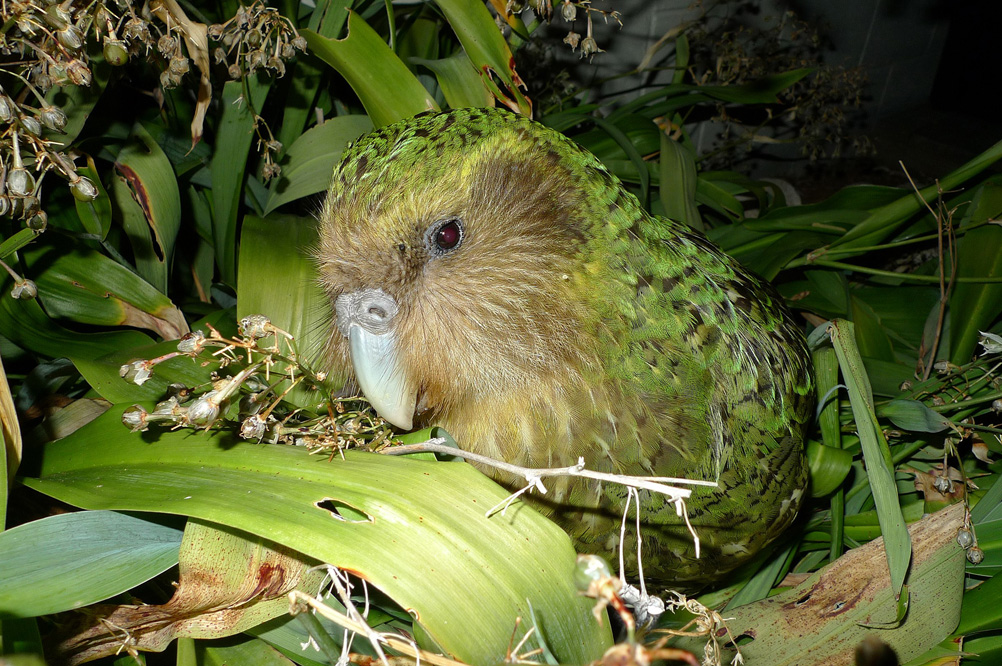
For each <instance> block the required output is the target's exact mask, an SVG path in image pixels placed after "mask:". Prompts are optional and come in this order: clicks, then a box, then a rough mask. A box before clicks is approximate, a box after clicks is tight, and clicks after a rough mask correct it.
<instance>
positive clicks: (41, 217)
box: [27, 210, 49, 234]
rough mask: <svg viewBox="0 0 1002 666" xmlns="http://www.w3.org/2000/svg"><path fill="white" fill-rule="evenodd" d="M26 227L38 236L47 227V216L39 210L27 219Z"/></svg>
mask: <svg viewBox="0 0 1002 666" xmlns="http://www.w3.org/2000/svg"><path fill="white" fill-rule="evenodd" d="M27 225H28V228H29V229H31V230H32V231H34V232H35V233H36V234H40V233H42V232H43V231H45V229H46V228H47V227H48V226H49V215H48V214H47V213H46V212H45V211H44V210H40V211H38V212H37V213H35V214H34V215H32V216H31V217H30V218H28V222H27Z"/></svg>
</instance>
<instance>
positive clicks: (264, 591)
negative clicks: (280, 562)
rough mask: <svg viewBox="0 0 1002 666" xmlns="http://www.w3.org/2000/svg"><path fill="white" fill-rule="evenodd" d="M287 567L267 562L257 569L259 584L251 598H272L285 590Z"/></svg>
mask: <svg viewBox="0 0 1002 666" xmlns="http://www.w3.org/2000/svg"><path fill="white" fill-rule="evenodd" d="M284 587H285V567H281V566H275V565H273V564H269V563H268V562H265V563H264V564H262V565H261V566H260V568H259V569H258V570H257V585H256V586H255V587H254V590H253V591H252V592H251V598H252V599H253V598H255V597H259V596H261V597H264V598H265V599H271V598H273V597H277V596H279V595H281V594H283V592H284Z"/></svg>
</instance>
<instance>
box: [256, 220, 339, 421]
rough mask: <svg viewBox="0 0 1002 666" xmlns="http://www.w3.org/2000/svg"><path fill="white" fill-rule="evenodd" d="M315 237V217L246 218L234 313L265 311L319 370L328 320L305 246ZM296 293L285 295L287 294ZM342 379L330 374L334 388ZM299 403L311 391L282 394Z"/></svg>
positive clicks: (312, 395)
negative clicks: (235, 310)
mask: <svg viewBox="0 0 1002 666" xmlns="http://www.w3.org/2000/svg"><path fill="white" fill-rule="evenodd" d="M316 241H317V221H316V219H314V218H303V217H295V216H292V215H270V216H268V217H266V218H257V217H250V216H248V217H247V218H246V220H245V221H244V228H243V236H242V238H241V243H240V263H241V266H242V268H241V270H240V282H239V285H238V290H237V317H238V318H240V317H246V316H247V315H252V314H263V315H266V316H267V317H268V318H269V319H271V322H272V323H273V324H274V325H276V326H278V327H279V328H281V329H282V330H284V331H286V332H288V333H291V334H292V335H293V337H294V338H295V346H296V350H297V354H298V357H299V361H300V362H301V363H302V364H303V365H304V366H306V367H308V368H311V369H312V370H314V371H319V370H322V367H321V364H322V362H323V350H324V349H325V347H326V345H327V336H328V335H329V331H330V330H331V325H332V318H331V313H330V308H329V306H328V304H327V299H326V297H325V296H324V294H323V292H322V291H321V290H320V288H319V283H318V281H317V271H316V266H315V264H314V260H313V258H312V255H311V250H312V248H313V246H314V245H315V244H316ZM290 292H291V293H294V294H296V297H295V298H289V294H290ZM343 379H344V378H333V377H332V378H331V381H333V382H334V385H337V386H340V381H343ZM286 399H287V400H289V401H290V402H293V403H295V404H298V405H300V406H304V405H306V404H310V403H314V402H316V399H317V396H316V392H315V391H313V392H311V391H309V390H307V389H302V388H300V387H296V389H294V390H293V393H291V394H289V395H288V396H286Z"/></svg>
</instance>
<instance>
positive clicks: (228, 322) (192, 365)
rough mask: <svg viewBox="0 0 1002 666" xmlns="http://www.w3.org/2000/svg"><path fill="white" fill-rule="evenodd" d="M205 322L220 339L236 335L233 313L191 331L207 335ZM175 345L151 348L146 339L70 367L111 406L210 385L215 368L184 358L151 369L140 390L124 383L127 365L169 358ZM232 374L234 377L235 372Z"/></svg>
mask: <svg viewBox="0 0 1002 666" xmlns="http://www.w3.org/2000/svg"><path fill="white" fill-rule="evenodd" d="M206 322H207V323H210V324H212V325H213V326H214V327H216V329H217V330H219V331H220V332H221V333H222V334H223V335H234V334H235V333H236V325H235V322H234V321H233V312H232V310H221V311H217V312H216V313H215V314H214V315H210V316H209V317H206V318H205V320H203V321H201V322H196V323H195V324H194V328H193V329H192V330H196V331H198V330H200V331H202V332H203V333H206V334H207V333H208V330H207V329H206V328H205V327H204V325H205V323H206ZM177 345H178V343H177V341H176V340H168V341H166V342H161V343H158V344H151V341H150V340H149V338H145V339H144V340H142V341H141V342H139V343H138V344H132V345H123V346H121V347H119V348H113V349H111V350H108V351H105V352H103V353H102V354H100V355H97V356H93V357H88V358H86V359H84V358H79V357H75V358H74V359H73V364H74V365H75V366H76V368H77V370H78V371H79V372H80V374H81V375H83V377H84V379H86V380H87V383H88V384H90V386H91V387H92V388H93V389H94V390H95V391H97V392H98V393H99V394H100V395H101V397H102V398H104V399H105V400H107V401H108V402H111V403H114V404H118V403H120V402H125V403H129V404H132V403H134V402H140V401H149V402H158V401H160V400H163V399H164V397H165V396H166V394H167V387H168V385H170V384H172V383H178V384H184V385H185V386H205V385H207V384H209V383H210V382H211V381H212V373H213V371H214V370H215V366H213V365H212V364H204V363H203V359H193V358H191V357H189V356H184V355H181V356H173V357H172V358H168V359H167V360H165V361H162V362H160V363H157V364H156V365H155V366H154V368H153V374H152V376H151V377H150V378H149V379H148V380H147V381H146V382H144V383H143V384H142V385H141V386H137V385H136V384H134V383H132V382H130V381H126V380H125V379H123V378H122V377H121V375H120V372H119V370H120V368H121V367H122V366H123V365H124V364H126V363H129V362H130V361H135V360H140V359H142V360H150V359H155V358H160V357H162V356H169V355H171V354H173V353H174V352H176V351H177ZM232 372H234V374H235V372H236V371H232ZM224 375H225V373H224Z"/></svg>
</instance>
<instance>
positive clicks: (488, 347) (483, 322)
mask: <svg viewBox="0 0 1002 666" xmlns="http://www.w3.org/2000/svg"><path fill="white" fill-rule="evenodd" d="M609 178H610V177H609V176H608V174H607V173H606V172H605V170H604V168H602V166H601V164H600V163H599V162H598V161H597V160H595V158H593V157H591V156H590V155H589V154H587V153H585V152H584V151H582V150H581V149H580V148H577V147H576V146H574V145H573V144H572V143H571V142H570V141H569V140H567V139H565V138H564V137H562V136H561V135H559V134H558V133H556V132H553V131H551V130H548V129H546V128H544V127H542V126H541V125H537V124H536V123H533V122H531V121H529V120H527V119H524V118H522V117H519V116H515V115H513V114H509V113H507V112H504V111H499V110H493V109H486V110H485V109H459V110H455V111H451V112H448V113H443V114H426V115H423V116H418V117H416V118H411V119H409V120H406V121H403V122H399V123H396V124H394V125H390V126H387V127H384V128H382V129H380V130H378V131H376V132H374V133H372V134H370V135H368V136H367V137H365V138H363V139H362V140H360V141H359V142H358V143H356V144H355V145H353V146H352V147H351V148H349V149H348V151H346V155H345V158H344V160H343V161H342V163H341V164H340V165H339V166H338V168H337V169H336V170H335V173H334V179H333V183H332V185H331V188H330V191H329V194H328V197H327V200H326V203H325V206H324V208H323V211H322V219H321V231H320V240H319V244H318V247H317V250H316V258H317V262H318V266H319V272H320V279H321V282H322V285H323V288H324V290H325V291H326V294H327V296H328V298H329V299H330V302H331V303H332V305H333V306H334V310H335V318H336V321H335V322H334V325H332V327H331V337H330V345H329V351H330V357H331V361H332V363H333V364H334V365H335V366H339V367H340V368H342V369H344V370H346V371H347V374H349V375H351V374H353V375H354V378H355V380H356V382H357V384H358V386H359V388H360V389H361V390H362V392H363V393H364V394H365V395H366V397H367V398H368V399H369V400H370V402H372V404H373V406H374V407H375V409H376V411H377V412H378V413H379V414H380V415H381V416H383V417H384V418H385V419H387V420H388V421H390V422H391V423H393V424H395V425H397V426H398V427H401V428H405V429H409V428H411V427H412V426H413V419H414V416H415V414H416V413H422V412H424V413H428V414H429V415H431V416H441V415H443V414H446V415H447V414H449V413H450V410H454V409H456V408H457V407H458V406H460V405H461V404H463V403H466V402H469V401H483V400H485V399H486V400H490V399H491V397H492V396H499V395H501V394H504V393H506V392H509V391H516V390H532V386H533V385H535V384H537V383H540V382H545V381H552V380H554V379H555V378H557V379H559V378H560V376H561V375H562V373H567V372H572V371H577V370H578V369H580V368H581V367H582V366H583V365H585V364H587V363H588V359H591V358H593V357H594V354H595V350H594V335H593V333H594V330H593V329H595V327H596V326H598V325H599V324H598V323H597V322H598V319H599V318H598V317H597V315H596V312H595V310H594V307H593V306H592V304H591V303H592V302H593V301H594V300H595V299H596V297H597V294H595V293H594V290H595V287H594V284H595V282H594V279H593V278H595V277H596V275H595V273H596V271H600V270H604V269H603V268H602V266H603V264H604V262H603V261H602V260H601V259H600V258H599V254H600V249H601V248H602V247H604V246H603V244H602V243H601V242H600V239H598V238H597V236H598V235H602V233H604V232H600V233H598V234H596V223H598V226H599V227H602V226H608V225H607V224H606V221H605V220H604V219H602V218H603V216H607V215H608V212H609V211H608V208H609V204H607V203H602V204H601V205H602V211H601V213H597V212H596V211H595V210H593V207H594V206H595V205H596V204H595V201H594V197H592V196H588V193H589V188H592V189H593V187H594V181H595V180H596V179H599V180H602V181H603V182H605V181H607V180H608V179H609ZM596 218H598V219H596ZM606 245H607V244H606ZM602 251H604V250H602Z"/></svg>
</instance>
